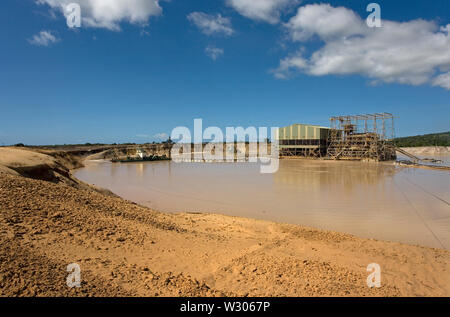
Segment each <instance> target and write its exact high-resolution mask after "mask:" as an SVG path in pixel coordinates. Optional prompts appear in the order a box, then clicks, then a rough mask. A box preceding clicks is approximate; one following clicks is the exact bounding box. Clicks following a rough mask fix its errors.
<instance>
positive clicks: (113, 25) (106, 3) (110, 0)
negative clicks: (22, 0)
mask: <svg viewBox="0 0 450 317" xmlns="http://www.w3.org/2000/svg"><path fill="white" fill-rule="evenodd" d="M36 2H37V3H38V4H46V5H49V6H50V7H51V8H52V9H58V10H60V11H61V12H63V14H64V15H66V10H65V8H66V6H67V5H68V4H69V3H72V2H76V3H78V4H79V5H80V7H81V18H82V26H87V27H98V28H106V29H109V30H114V31H118V30H120V25H119V24H120V23H121V22H123V21H126V22H129V23H132V24H139V25H146V24H147V23H148V19H149V18H150V16H156V15H160V14H161V12H162V9H161V7H160V6H159V3H158V2H159V0H77V1H73V0H36Z"/></svg>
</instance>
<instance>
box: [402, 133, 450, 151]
mask: <svg viewBox="0 0 450 317" xmlns="http://www.w3.org/2000/svg"><path fill="white" fill-rule="evenodd" d="M395 145H397V146H399V147H416V146H450V131H449V132H443V133H432V134H424V135H416V136H408V137H403V138H396V139H395Z"/></svg>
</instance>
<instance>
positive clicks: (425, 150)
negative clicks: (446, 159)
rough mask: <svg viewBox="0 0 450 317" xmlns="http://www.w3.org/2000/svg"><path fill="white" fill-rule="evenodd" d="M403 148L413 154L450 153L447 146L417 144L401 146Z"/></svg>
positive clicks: (449, 148)
mask: <svg viewBox="0 0 450 317" xmlns="http://www.w3.org/2000/svg"><path fill="white" fill-rule="evenodd" d="M402 149H403V150H405V151H406V152H409V153H411V154H413V155H431V156H433V155H448V154H450V147H449V146H418V147H403V148H402Z"/></svg>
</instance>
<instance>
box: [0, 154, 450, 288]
mask: <svg viewBox="0 0 450 317" xmlns="http://www.w3.org/2000/svg"><path fill="white" fill-rule="evenodd" d="M0 150H1V151H0V167H1V169H0V241H1V246H0V263H1V266H0V295H1V296H127V295H131V296H450V274H449V273H450V252H448V251H445V250H439V249H431V248H425V247H418V246H410V245H404V244H400V243H393V242H384V241H376V240H369V239H361V238H357V237H354V236H351V235H347V234H341V233H335V232H328V231H321V230H315V229H311V228H305V227H301V226H295V225H287V224H276V223H271V222H266V221H259V220H253V219H245V218H237V217H228V216H222V215H214V214H193V213H190V214H185V213H183V214H165V213H160V212H156V211H153V210H150V209H148V208H145V207H142V206H139V205H136V204H134V203H132V202H129V201H125V200H123V199H121V198H119V197H114V196H112V195H107V194H104V193H102V192H98V191H95V190H92V189H91V188H90V187H89V186H85V185H84V186H81V185H82V184H76V183H74V180H73V179H70V180H69V181H67V180H66V181H64V180H63V179H62V178H64V177H66V176H67V175H65V171H66V170H65V169H62V171H61V170H60V169H61V168H62V167H66V168H71V167H70V166H67V164H68V162H69V161H70V159H69V158H68V157H62V156H61V155H57V156H48V155H45V154H42V155H43V157H42V156H41V155H35V154H36V153H33V152H31V151H27V150H19V149H5V148H2V149H0ZM50 154H51V153H50ZM34 160H36V161H34ZM72 163H74V162H72ZM72 163H71V164H69V165H73V164H72ZM43 165H44V166H47V167H50V169H52V166H53V167H56V168H58V169H59V170H60V172H61V173H59V172H57V171H56V172H55V171H54V170H51V171H49V172H48V173H54V175H56V176H57V177H56V178H50V179H47V180H42V179H36V178H39V177H41V176H42V175H44V176H46V175H47V174H45V173H44V174H43V173H42V168H40V172H39V173H34V172H33V171H32V167H33V166H41V167H42V166H43ZM75 165H76V164H75ZM23 166H27V167H28V169H27V171H26V172H24V170H23V169H20V167H23ZM14 168H15V170H14ZM18 174H22V175H25V176H28V177H24V176H20V175H18ZM30 175H31V176H30ZM68 176H69V177H70V174H68ZM75 182H76V180H75ZM70 263H77V264H79V265H80V268H81V279H82V285H81V287H80V288H69V287H68V286H67V285H66V277H67V275H68V273H67V272H66V267H67V265H68V264H70ZM370 263H378V264H379V265H380V267H381V282H382V284H381V287H380V288H369V287H368V286H367V285H366V279H367V276H368V275H369V272H367V271H366V267H367V265H368V264H370Z"/></svg>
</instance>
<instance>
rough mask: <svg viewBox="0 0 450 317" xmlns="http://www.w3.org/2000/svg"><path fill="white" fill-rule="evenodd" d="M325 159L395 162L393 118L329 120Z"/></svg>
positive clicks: (385, 115) (381, 115) (376, 115)
mask: <svg viewBox="0 0 450 317" xmlns="http://www.w3.org/2000/svg"><path fill="white" fill-rule="evenodd" d="M330 127H331V129H330V134H329V138H328V141H329V144H328V149H327V157H328V158H330V159H334V160H344V159H346V160H375V161H388V160H394V159H395V158H396V153H395V149H394V145H393V140H394V116H393V115H392V114H390V113H374V114H364V115H354V116H339V117H331V118H330Z"/></svg>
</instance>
